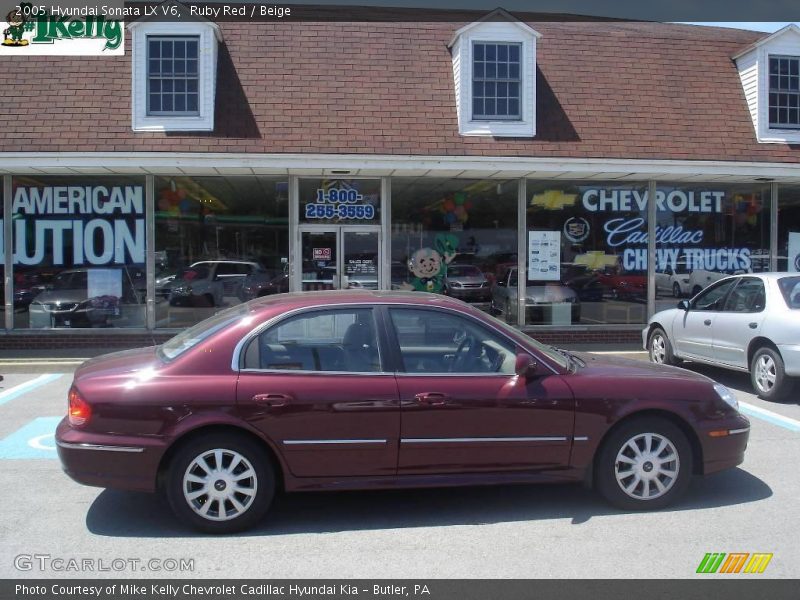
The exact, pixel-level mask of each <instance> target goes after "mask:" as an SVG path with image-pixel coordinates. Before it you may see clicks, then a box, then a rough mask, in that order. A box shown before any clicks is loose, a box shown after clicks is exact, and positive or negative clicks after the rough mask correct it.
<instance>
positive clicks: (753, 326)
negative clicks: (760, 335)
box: [748, 323, 758, 329]
mask: <svg viewBox="0 0 800 600" xmlns="http://www.w3.org/2000/svg"><path fill="white" fill-rule="evenodd" d="M748 327H750V329H755V328H756V327H758V323H749V324H748Z"/></svg>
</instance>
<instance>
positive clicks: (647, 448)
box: [614, 433, 680, 501]
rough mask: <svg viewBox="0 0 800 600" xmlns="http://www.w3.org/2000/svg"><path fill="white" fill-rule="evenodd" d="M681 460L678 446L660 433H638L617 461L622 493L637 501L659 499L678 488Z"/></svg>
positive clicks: (626, 443) (615, 470) (629, 441)
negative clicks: (673, 487) (675, 487)
mask: <svg viewBox="0 0 800 600" xmlns="http://www.w3.org/2000/svg"><path fill="white" fill-rule="evenodd" d="M679 473H680V459H679V457H678V451H677V450H676V448H675V445H674V444H673V443H672V442H671V441H670V440H669V439H668V438H666V437H664V436H663V435H660V434H658V433H639V434H637V435H635V436H633V437H632V438H630V439H629V440H628V441H627V442H625V443H624V444H623V445H622V448H621V449H620V451H619V452H618V453H617V457H616V460H615V461H614V474H615V476H616V478H617V484H618V485H619V487H620V489H621V490H622V491H623V492H624V493H625V494H626V495H628V496H630V497H631V498H633V499H635V500H645V501H646V500H654V499H656V498H660V497H661V496H663V495H664V494H666V493H667V492H669V490H670V489H671V488H672V486H673V485H675V482H676V481H677V480H678V475H679Z"/></svg>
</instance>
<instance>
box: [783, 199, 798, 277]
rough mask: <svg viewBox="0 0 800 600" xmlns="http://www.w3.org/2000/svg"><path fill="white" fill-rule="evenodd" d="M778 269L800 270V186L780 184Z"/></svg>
mask: <svg viewBox="0 0 800 600" xmlns="http://www.w3.org/2000/svg"><path fill="white" fill-rule="evenodd" d="M778 271H788V272H790V273H799V272H800V186H789V185H781V186H778Z"/></svg>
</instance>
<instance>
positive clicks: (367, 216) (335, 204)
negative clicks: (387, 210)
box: [305, 188, 375, 221]
mask: <svg viewBox="0 0 800 600" xmlns="http://www.w3.org/2000/svg"><path fill="white" fill-rule="evenodd" d="M305 215H306V219H324V220H329V219H342V220H350V219H355V220H365V221H370V220H372V219H374V218H375V207H374V206H373V205H372V204H370V203H368V202H365V200H364V195H363V194H361V193H360V192H359V191H358V190H356V189H354V188H349V189H345V188H328V189H325V188H319V189H317V196H316V201H315V202H309V203H308V204H306V208H305Z"/></svg>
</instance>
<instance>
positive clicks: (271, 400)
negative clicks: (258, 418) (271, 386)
mask: <svg viewBox="0 0 800 600" xmlns="http://www.w3.org/2000/svg"><path fill="white" fill-rule="evenodd" d="M291 399H292V397H291V396H290V395H288V394H256V395H255V396H253V402H255V403H256V404H266V405H267V406H271V407H273V408H278V407H280V406H286V403H287V402H289V401H290V400H291Z"/></svg>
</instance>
